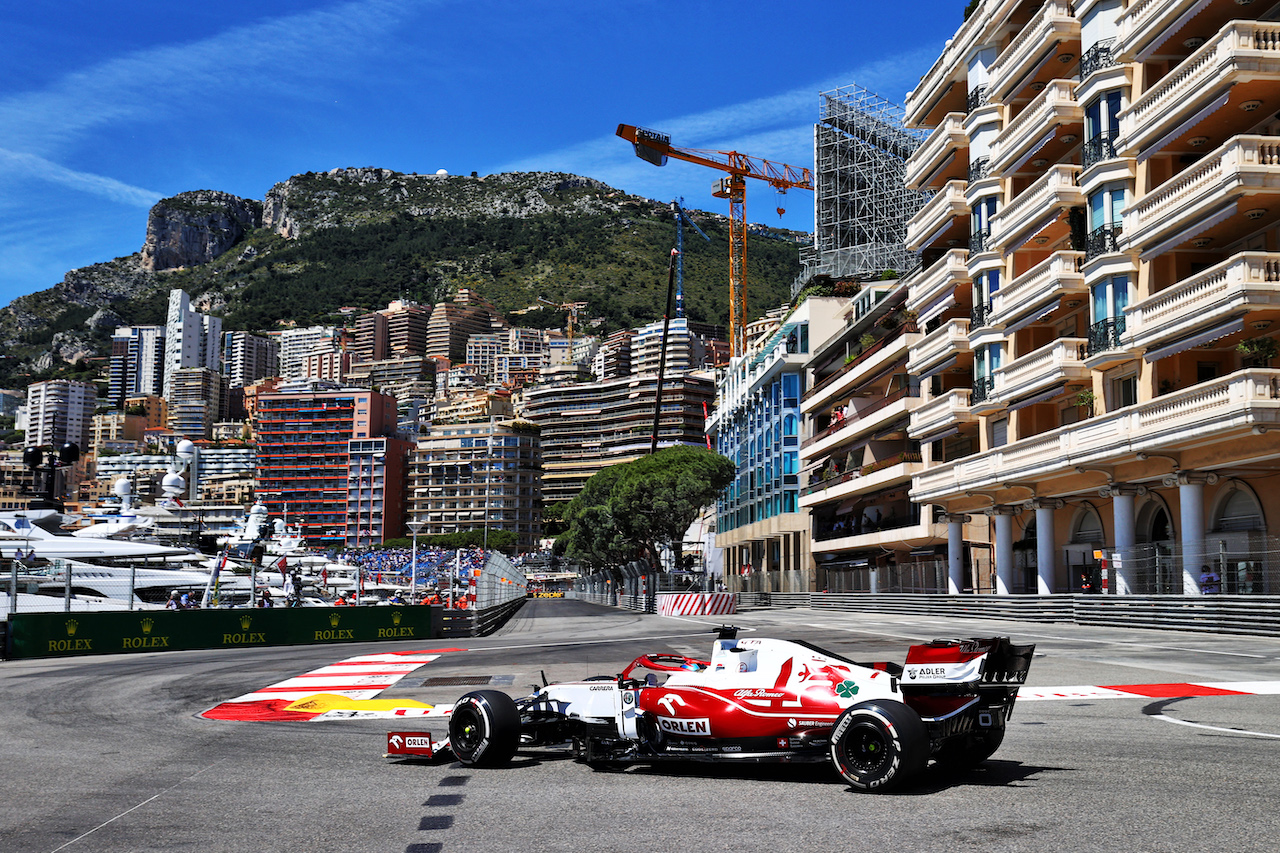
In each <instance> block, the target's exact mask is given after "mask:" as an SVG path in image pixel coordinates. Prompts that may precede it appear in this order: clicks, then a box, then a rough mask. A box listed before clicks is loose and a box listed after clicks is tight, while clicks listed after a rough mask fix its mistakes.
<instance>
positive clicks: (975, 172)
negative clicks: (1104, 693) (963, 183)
mask: <svg viewBox="0 0 1280 853" xmlns="http://www.w3.org/2000/svg"><path fill="white" fill-rule="evenodd" d="M990 165H991V158H990V157H979V158H978V159H977V160H974V161H973V162H972V163H970V164H969V183H971V184H974V183H977V182H978V181H980V180H982V179H983V178H985V177H986V176H987V171H988V169H987V167H988V166H990Z"/></svg>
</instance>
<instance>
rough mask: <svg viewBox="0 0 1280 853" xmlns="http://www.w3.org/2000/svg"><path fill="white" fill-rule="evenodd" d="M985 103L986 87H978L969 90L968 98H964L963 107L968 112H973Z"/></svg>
mask: <svg viewBox="0 0 1280 853" xmlns="http://www.w3.org/2000/svg"><path fill="white" fill-rule="evenodd" d="M986 103H987V87H986V86H978V87H977V88H975V89H971V90H970V91H969V96H968V97H967V98H965V102H964V105H965V109H967V110H968V111H969V112H973V111H974V110H976V109H977V108H978V107H981V106H983V105H985V104H986Z"/></svg>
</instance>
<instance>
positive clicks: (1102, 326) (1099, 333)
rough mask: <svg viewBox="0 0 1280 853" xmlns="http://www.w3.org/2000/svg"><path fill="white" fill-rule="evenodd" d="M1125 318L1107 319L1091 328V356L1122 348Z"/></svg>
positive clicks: (1089, 352) (1089, 351)
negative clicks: (1121, 337)
mask: <svg viewBox="0 0 1280 853" xmlns="http://www.w3.org/2000/svg"><path fill="white" fill-rule="evenodd" d="M1124 321H1125V318H1124V317H1107V318H1106V319H1103V320H1099V321H1098V322H1096V323H1094V324H1093V325H1092V326H1090V327H1089V349H1088V354H1089V355H1097V354H1098V353H1100V352H1107V351H1108V350H1113V349H1119V348H1120V336H1121V335H1123V334H1124Z"/></svg>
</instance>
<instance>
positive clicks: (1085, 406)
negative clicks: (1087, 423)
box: [1076, 388, 1097, 418]
mask: <svg viewBox="0 0 1280 853" xmlns="http://www.w3.org/2000/svg"><path fill="white" fill-rule="evenodd" d="M1096 401H1097V397H1096V396H1094V393H1093V389H1091V388H1085V389H1084V390H1083V391H1080V392H1079V393H1077V394H1076V408H1078V409H1081V410H1082V412H1081V417H1085V418H1091V417H1093V404H1094V403H1095V402H1096Z"/></svg>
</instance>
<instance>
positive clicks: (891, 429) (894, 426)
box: [871, 417, 911, 441]
mask: <svg viewBox="0 0 1280 853" xmlns="http://www.w3.org/2000/svg"><path fill="white" fill-rule="evenodd" d="M910 423H911V418H910V417H906V418H899V419H898V420H896V421H894V422H893V423H891V424H889V425H888V426H887V427H885V428H884V429H882V430H880V431H879V432H876V433H873V434H872V436H871V440H872V441H883V440H884V439H885V438H886V437H888V436H890V435H892V434H893V433H895V432H902V431H903V430H905V429H906V428H907V425H908V424H910Z"/></svg>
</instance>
